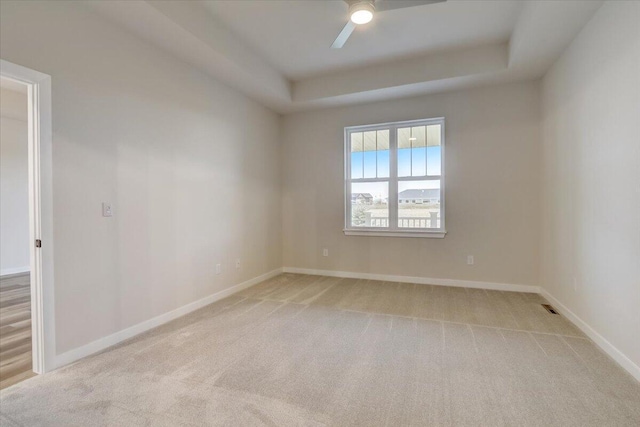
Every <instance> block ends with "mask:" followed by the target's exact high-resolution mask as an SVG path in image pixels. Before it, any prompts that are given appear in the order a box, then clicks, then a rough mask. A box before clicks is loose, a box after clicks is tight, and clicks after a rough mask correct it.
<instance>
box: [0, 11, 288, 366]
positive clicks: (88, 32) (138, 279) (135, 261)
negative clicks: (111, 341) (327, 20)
mask: <svg viewBox="0 0 640 427" xmlns="http://www.w3.org/2000/svg"><path fill="white" fill-rule="evenodd" d="M0 17H1V23H0V24H1V25H0V31H1V33H0V52H1V54H2V59H5V60H7V61H10V62H14V63H17V64H20V65H23V66H26V67H29V68H32V69H35V70H37V71H40V72H43V73H46V74H49V75H51V76H52V88H53V132H54V135H53V180H54V182H53V192H54V236H55V248H54V251H55V316H56V347H57V353H58V354H60V353H63V352H66V351H68V350H71V349H74V348H77V347H79V346H82V345H83V344H87V343H89V342H91V341H93V340H96V339H98V338H101V337H104V336H107V335H109V334H112V333H115V332H117V331H120V330H123V329H125V328H127V327H129V326H131V325H135V324H137V323H139V322H142V321H145V320H147V319H150V318H152V317H154V316H157V315H160V314H163V313H166V312H168V311H170V310H173V309H175V308H177V307H181V306H183V305H185V304H187V303H190V302H192V301H195V300H198V299H200V298H203V297H205V296H208V295H210V294H212V293H214V292H217V291H220V290H223V289H226V288H228V287H230V286H232V285H234V284H237V283H240V282H242V281H244V280H247V279H250V278H253V277H256V276H258V275H261V274H263V273H266V272H269V271H271V270H273V269H276V268H279V267H280V266H281V265H282V259H281V257H282V249H281V237H280V236H281V220H280V218H281V190H280V172H279V169H280V166H279V165H280V161H279V153H280V152H279V147H280V143H279V138H278V135H279V125H280V122H279V116H278V115H276V114H275V113H273V112H272V111H270V110H268V109H266V108H264V107H262V106H260V105H258V104H256V103H255V102H253V101H251V100H249V99H247V98H246V97H244V96H242V95H240V94H239V93H238V92H236V91H234V90H231V89H229V88H228V87H226V86H224V85H222V84H220V83H219V82H217V81H215V80H212V79H211V78H209V77H207V76H205V75H204V74H202V73H200V72H199V71H196V70H195V69H194V68H192V67H190V66H188V65H185V64H183V63H181V62H179V61H178V60H176V59H174V58H173V57H171V56H170V55H168V54H165V53H164V52H162V51H160V50H158V49H157V48H155V47H152V46H151V45H149V44H147V43H145V42H143V41H142V40H140V39H138V38H137V37H134V36H132V35H130V34H129V33H127V32H126V31H125V30H123V29H121V28H118V27H116V26H114V25H113V24H111V23H110V22H108V21H106V20H105V19H104V18H103V17H101V16H98V15H94V14H93V13H92V12H90V11H89V10H85V7H84V6H83V5H82V4H81V2H38V1H33V2H12V1H2V3H1V6H0ZM103 201H110V202H111V203H113V208H114V212H115V216H114V217H112V218H103V217H102V216H101V202H103ZM236 258H240V259H241V262H242V267H241V269H240V270H239V271H236V269H235V266H234V264H235V260H236ZM216 263H221V264H222V269H223V271H222V274H220V275H216V274H215V264H216Z"/></svg>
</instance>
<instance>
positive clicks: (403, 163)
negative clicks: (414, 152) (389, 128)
mask: <svg viewBox="0 0 640 427" xmlns="http://www.w3.org/2000/svg"><path fill="white" fill-rule="evenodd" d="M410 137H411V128H398V176H411V141H409V138H410Z"/></svg>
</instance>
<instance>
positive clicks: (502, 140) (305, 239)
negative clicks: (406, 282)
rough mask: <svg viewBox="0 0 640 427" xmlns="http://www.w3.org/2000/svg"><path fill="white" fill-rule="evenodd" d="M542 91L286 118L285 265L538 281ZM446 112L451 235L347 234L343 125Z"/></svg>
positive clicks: (455, 96) (528, 88)
mask: <svg viewBox="0 0 640 427" xmlns="http://www.w3.org/2000/svg"><path fill="white" fill-rule="evenodd" d="M538 94H539V84H538V83H537V82H528V83H518V84H510V85H502V86H490V87H485V88H482V89H473V90H466V91H460V92H453V93H444V94H437V95H429V96H422V97H417V98H410V99H402V100H394V101H385V102H378V103H371V104H366V105H356V106H350V107H340V108H331V109H325V110H319V111H311V112H304V113H298V114H292V115H287V116H285V118H284V120H283V132H284V135H283V142H284V147H283V161H284V164H283V167H284V180H283V182H284V204H283V219H284V222H283V224H284V230H283V231H284V237H283V238H284V242H283V244H284V265H285V266H286V267H297V268H308V269H323V270H337V271H348V272H360V273H374V274H387V275H403V276H420V277H428V278H444V279H463V280H474V281H482V282H498V283H505V284H522V285H534V286H537V285H538V266H539V261H538V253H539V250H538V249H539V238H538V233H539V209H538V204H539V180H538V178H539V154H540V138H539V102H538ZM441 116H444V117H445V120H446V144H447V145H446V164H445V167H446V176H447V182H446V187H447V188H446V215H447V217H446V222H447V231H448V234H447V236H446V237H445V238H444V239H427V238H396V237H360V236H345V235H344V234H343V231H342V230H343V228H344V184H343V183H344V158H343V157H344V148H343V147H344V146H343V144H344V142H343V140H344V136H343V133H344V127H345V126H351V125H364V124H372V123H384V122H389V121H398V120H411V119H420V118H429V117H441ZM322 248H328V249H329V255H330V256H329V257H323V256H322ZM467 255H474V256H475V265H474V266H468V265H467V264H466V259H467Z"/></svg>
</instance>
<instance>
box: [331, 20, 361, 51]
mask: <svg viewBox="0 0 640 427" xmlns="http://www.w3.org/2000/svg"><path fill="white" fill-rule="evenodd" d="M355 29H356V24H354V23H353V22H351V20H349V21H348V22H347V25H345V26H344V28H343V29H342V31H340V34H338V37H336V41H334V42H333V44H332V45H331V47H332V48H333V49H340V48H341V47H342V46H344V44H345V43H346V42H347V40H348V39H349V36H350V35H351V33H353V30H355Z"/></svg>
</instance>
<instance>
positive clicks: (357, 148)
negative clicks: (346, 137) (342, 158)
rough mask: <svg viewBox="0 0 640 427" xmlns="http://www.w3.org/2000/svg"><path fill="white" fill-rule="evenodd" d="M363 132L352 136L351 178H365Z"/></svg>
mask: <svg viewBox="0 0 640 427" xmlns="http://www.w3.org/2000/svg"><path fill="white" fill-rule="evenodd" d="M363 161H364V155H363V137H362V132H355V133H352V134H351V178H356V179H357V178H363V168H364V163H363Z"/></svg>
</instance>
